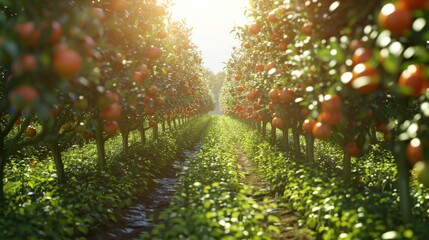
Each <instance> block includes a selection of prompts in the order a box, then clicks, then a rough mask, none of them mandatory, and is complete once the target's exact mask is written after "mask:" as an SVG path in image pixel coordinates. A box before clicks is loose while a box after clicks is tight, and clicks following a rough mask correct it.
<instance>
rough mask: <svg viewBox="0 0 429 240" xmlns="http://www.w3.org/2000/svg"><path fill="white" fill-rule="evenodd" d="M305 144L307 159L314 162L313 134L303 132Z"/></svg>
mask: <svg viewBox="0 0 429 240" xmlns="http://www.w3.org/2000/svg"><path fill="white" fill-rule="evenodd" d="M305 143H306V144H305V145H306V150H307V161H308V162H310V163H313V162H314V136H313V135H311V133H306V134H305Z"/></svg>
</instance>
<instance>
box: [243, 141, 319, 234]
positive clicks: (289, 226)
mask: <svg viewBox="0 0 429 240" xmlns="http://www.w3.org/2000/svg"><path fill="white" fill-rule="evenodd" d="M237 149H239V150H238V164H239V165H240V166H241V171H243V172H244V176H245V177H244V178H243V179H242V183H244V184H246V185H248V186H250V187H252V188H253V191H252V196H250V197H252V198H253V199H254V200H256V201H257V202H258V203H259V204H266V203H264V199H268V202H270V203H272V202H275V203H277V199H276V197H273V194H272V192H271V190H270V188H269V186H268V185H267V184H266V183H264V181H263V180H262V179H261V178H259V174H258V171H257V169H256V167H255V166H253V164H252V162H251V161H250V160H249V159H248V158H247V156H246V153H245V152H244V151H243V150H241V148H240V146H237ZM270 214H272V215H274V216H276V217H278V218H279V219H280V223H279V224H278V226H277V227H278V228H279V229H280V233H278V234H275V233H273V235H272V236H271V238H272V239H299V240H310V239H315V237H314V236H313V234H312V233H311V231H310V230H308V229H307V228H305V226H300V224H299V218H298V216H297V214H296V213H295V212H294V211H293V210H291V209H290V208H289V207H288V206H286V205H285V204H279V203H277V208H275V209H272V210H271V211H270Z"/></svg>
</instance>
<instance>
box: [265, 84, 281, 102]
mask: <svg viewBox="0 0 429 240" xmlns="http://www.w3.org/2000/svg"><path fill="white" fill-rule="evenodd" d="M279 93H280V90H279V89H277V88H276V89H271V90H270V92H269V93H268V96H269V98H270V100H271V102H273V103H275V102H277V101H278V100H279Z"/></svg>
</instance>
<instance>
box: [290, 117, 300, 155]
mask: <svg viewBox="0 0 429 240" xmlns="http://www.w3.org/2000/svg"><path fill="white" fill-rule="evenodd" d="M292 135H293V145H294V148H295V157H296V158H297V160H298V159H300V158H301V142H300V141H299V140H300V139H299V137H300V134H299V129H298V126H297V125H296V123H293V124H292Z"/></svg>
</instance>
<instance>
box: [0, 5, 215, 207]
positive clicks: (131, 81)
mask: <svg viewBox="0 0 429 240" xmlns="http://www.w3.org/2000/svg"><path fill="white" fill-rule="evenodd" d="M0 6H1V8H2V9H1V12H0V21H1V22H2V24H1V25H0V71H1V74H2V75H1V77H2V78H1V79H2V80H1V81H0V116H1V119H0V189H1V190H0V201H3V200H4V198H5V197H4V193H3V191H2V189H3V184H4V182H5V169H6V167H7V165H8V164H9V163H10V161H11V157H13V156H14V155H15V154H16V153H17V152H19V151H20V150H22V149H25V148H26V147H28V146H37V145H44V146H47V147H48V148H49V149H50V151H51V153H52V155H53V158H54V160H55V165H56V169H57V175H58V178H59V181H60V182H61V183H64V182H66V180H67V178H66V176H65V173H64V166H63V164H62V161H61V152H62V151H63V150H65V149H66V148H67V147H68V146H69V145H70V143H73V142H82V141H89V140H91V139H95V142H96V144H97V150H98V163H97V164H98V167H99V170H100V172H103V171H104V170H105V169H106V157H105V155H106V154H105V152H106V149H105V141H106V140H107V139H108V138H110V137H112V136H114V135H115V134H117V133H120V134H121V135H122V138H123V150H124V152H127V151H128V145H129V144H128V138H129V134H130V132H131V131H134V130H138V131H140V133H141V136H142V141H144V140H145V131H147V130H148V129H150V128H152V129H153V135H154V136H155V137H156V136H157V134H158V126H162V128H163V129H165V128H166V127H170V128H171V127H172V125H174V126H176V124H177V121H179V122H182V121H183V120H184V119H186V118H189V117H191V116H193V115H196V114H200V113H206V112H208V111H210V110H211V108H212V107H213V106H212V105H213V103H212V100H211V98H210V96H209V92H208V88H207V86H206V84H205V83H204V82H203V80H202V78H203V69H202V60H201V56H200V54H199V52H198V50H197V48H196V46H195V45H194V44H193V43H192V42H191V41H190V31H189V29H187V28H186V26H184V24H182V23H178V22H173V21H171V19H170V18H169V16H168V13H167V11H166V7H165V6H164V5H161V4H159V3H157V2H156V1H154V0H143V1H142V0H111V1H44V3H43V4H40V3H39V2H37V1H7V2H6V3H2V4H1V5H0Z"/></svg>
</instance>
